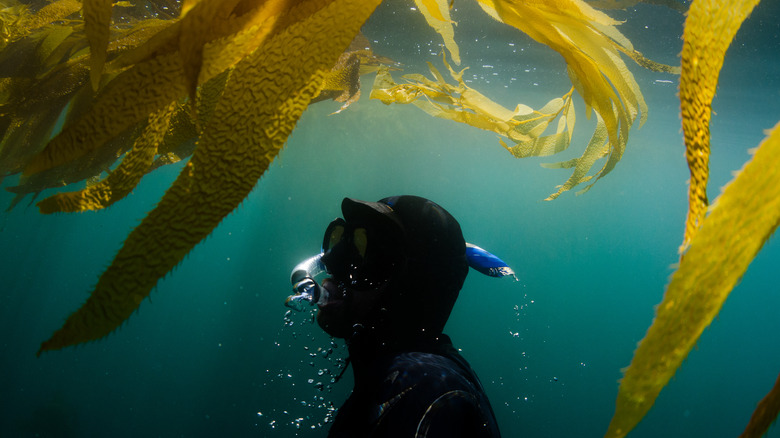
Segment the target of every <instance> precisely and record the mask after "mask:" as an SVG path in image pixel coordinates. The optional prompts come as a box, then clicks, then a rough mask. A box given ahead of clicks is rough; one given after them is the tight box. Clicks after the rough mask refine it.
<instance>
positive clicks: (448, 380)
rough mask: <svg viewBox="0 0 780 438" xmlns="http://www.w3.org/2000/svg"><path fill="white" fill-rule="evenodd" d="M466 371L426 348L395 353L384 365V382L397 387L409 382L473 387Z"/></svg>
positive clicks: (465, 388)
mask: <svg viewBox="0 0 780 438" xmlns="http://www.w3.org/2000/svg"><path fill="white" fill-rule="evenodd" d="M470 377H471V376H470V375H469V371H468V370H467V369H465V368H464V366H463V365H462V364H460V363H459V362H458V361H457V360H455V359H454V358H451V357H448V356H446V355H442V354H437V353H429V352H416V351H411V352H404V353H399V354H396V355H395V356H394V357H393V359H392V361H391V362H390V363H389V365H388V367H387V369H386V377H385V382H384V383H385V384H386V385H391V386H395V387H400V388H410V387H411V386H421V387H427V388H429V389H434V390H435V389H436V388H439V389H440V390H442V391H446V390H451V389H464V390H472V389H474V387H473V384H472V382H471V380H472V379H471V378H470Z"/></svg>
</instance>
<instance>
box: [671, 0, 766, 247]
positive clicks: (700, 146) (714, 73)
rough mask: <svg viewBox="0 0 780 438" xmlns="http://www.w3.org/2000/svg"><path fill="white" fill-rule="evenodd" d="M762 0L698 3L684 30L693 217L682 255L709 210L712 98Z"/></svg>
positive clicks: (683, 88)
mask: <svg viewBox="0 0 780 438" xmlns="http://www.w3.org/2000/svg"><path fill="white" fill-rule="evenodd" d="M758 1H759V0H696V1H694V2H693V3H692V4H691V7H690V9H689V10H688V18H687V19H686V20H685V29H684V31H683V49H682V54H681V57H682V75H681V76H680V105H681V111H682V127H683V136H684V137H685V157H686V158H687V160H688V168H689V169H690V172H691V180H690V184H689V187H688V218H687V219H686V221H685V237H684V238H683V244H682V246H681V248H680V250H681V251H684V250H685V247H686V246H687V245H688V243H689V242H690V241H691V239H692V238H693V236H694V235H695V233H696V230H697V229H698V228H699V226H701V222H702V220H703V219H704V215H705V213H706V212H707V179H708V177H709V161H710V117H711V115H712V98H713V97H714V96H715V89H716V87H717V85H718V76H719V75H720V69H721V67H722V66H723V57H724V56H725V54H726V49H728V47H729V44H731V40H732V39H734V35H736V33H737V30H738V29H739V27H740V26H741V25H742V22H743V21H744V20H745V18H747V16H748V15H749V14H750V12H751V11H752V10H753V8H754V7H755V6H756V5H757V4H758Z"/></svg>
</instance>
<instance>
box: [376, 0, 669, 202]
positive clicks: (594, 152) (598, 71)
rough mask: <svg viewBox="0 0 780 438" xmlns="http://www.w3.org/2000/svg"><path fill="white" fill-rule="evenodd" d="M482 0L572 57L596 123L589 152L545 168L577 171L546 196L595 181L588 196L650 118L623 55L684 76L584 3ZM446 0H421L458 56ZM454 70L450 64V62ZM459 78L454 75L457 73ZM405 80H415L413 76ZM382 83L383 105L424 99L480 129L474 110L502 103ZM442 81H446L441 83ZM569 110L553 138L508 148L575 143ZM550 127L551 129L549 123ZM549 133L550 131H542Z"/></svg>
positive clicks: (434, 111) (572, 70) (545, 150)
mask: <svg viewBox="0 0 780 438" xmlns="http://www.w3.org/2000/svg"><path fill="white" fill-rule="evenodd" d="M478 2H479V4H480V6H481V7H482V8H483V9H484V10H485V12H487V13H488V14H489V15H490V16H491V17H493V18H494V19H496V20H498V21H500V22H503V23H506V24H508V25H510V26H513V27H515V28H517V29H519V30H521V31H522V32H524V33H526V34H528V35H529V36H530V37H532V38H533V39H535V40H536V41H538V42H540V43H542V44H545V45H547V46H549V47H551V48H552V49H554V50H556V51H557V52H559V53H560V54H561V55H562V56H563V57H564V59H565V60H566V63H567V65H568V72H569V77H570V78H571V81H572V84H573V85H574V87H575V89H576V90H577V92H578V93H579V94H580V95H581V96H582V98H583V99H584V100H585V104H586V107H587V110H588V113H587V114H588V116H590V111H591V110H594V111H595V112H596V114H597V126H596V129H595V131H594V135H593V137H592V138H591V141H590V142H589V144H588V146H587V147H586V149H585V152H584V153H583V155H582V156H581V157H580V158H579V159H576V160H569V161H566V162H561V163H552V164H547V165H545V167H548V168H575V171H574V173H573V174H572V176H571V177H570V178H569V180H568V181H567V182H566V183H564V184H563V185H561V186H559V187H558V191H556V192H555V193H553V194H551V195H550V196H548V197H547V198H546V200H553V199H555V198H557V197H558V196H559V195H560V194H561V193H563V192H565V191H567V190H570V189H572V188H573V187H574V186H576V185H578V184H580V183H583V182H586V181H590V180H593V182H592V183H591V184H590V185H589V186H587V187H586V188H585V189H583V190H581V191H579V192H578V193H584V192H585V191H587V190H588V189H590V188H591V187H592V186H593V184H595V182H596V181H598V179H600V178H602V177H603V176H605V175H606V174H608V173H609V172H610V171H611V170H612V169H613V168H614V167H615V165H616V164H617V162H618V161H619V160H620V159H621V157H622V155H623V152H624V151H625V148H626V144H627V142H628V131H629V129H630V127H631V126H632V125H633V123H634V121H635V119H636V117H637V116H638V115H639V113H640V112H641V116H640V126H641V125H642V124H643V123H644V121H645V120H646V118H647V105H646V104H645V101H644V97H643V96H642V93H641V91H640V89H639V85H638V84H637V83H636V81H635V80H634V77H633V75H632V74H631V72H630V71H629V70H628V68H627V67H626V65H625V63H624V62H623V61H622V59H621V58H620V53H624V54H626V55H627V56H628V57H630V58H631V59H632V60H634V61H636V62H637V63H638V64H639V65H641V66H642V67H645V68H648V69H650V70H653V71H661V72H667V73H679V68H677V67H672V66H667V65H664V64H660V63H657V62H654V61H652V60H649V59H647V58H645V57H644V56H643V55H642V54H641V53H640V52H638V51H636V50H635V49H634V48H633V46H632V45H631V42H630V41H629V40H628V39H627V38H626V37H625V36H623V35H622V34H621V33H620V32H619V31H618V30H617V28H616V27H615V26H616V25H617V24H619V22H617V21H615V20H613V19H611V18H609V17H608V16H607V15H605V14H603V13H601V12H599V11H596V10H595V9H593V8H591V7H590V6H588V5H587V4H586V3H584V2H582V1H580V0H570V1H561V2H548V1H542V0H534V1H519V0H509V1H493V0H478ZM445 3H446V2H445V1H438V2H433V1H428V2H422V1H418V8H420V9H421V11H422V12H423V15H425V17H426V20H427V21H428V23H429V24H430V25H431V26H432V27H434V29H436V30H437V32H439V33H440V34H442V36H443V38H444V40H445V46H446V47H447V48H448V49H449V50H450V52H451V53H452V52H453V49H452V48H451V46H455V44H454V41H453V42H449V41H448V38H449V36H448V35H449V34H448V33H447V32H449V28H448V30H447V32H442V31H441V29H440V28H441V22H442V18H443V17H440V16H438V15H437V13H438V11H441V10H442V9H446V8H445V7H444V4H445ZM455 47H456V46H455ZM447 67H448V68H450V67H449V65H447ZM450 70H451V68H450ZM435 75H436V74H435ZM453 77H455V76H454V75H453ZM405 78H406V79H410V77H409V76H407V77H405ZM415 80H416V81H417V82H418V83H420V84H424V87H428V88H427V89H428V90H435V91H430V92H429V94H430V93H434V94H438V95H441V94H442V92H441V90H437V89H436V86H434V87H431V85H430V83H425V81H424V80H419V78H418V79H415ZM383 81H386V79H384V78H383V79H381V81H380V79H379V78H378V79H377V83H375V86H374V92H373V93H372V95H373V96H375V97H377V98H381V99H382V100H383V102H385V103H389V102H395V103H411V102H419V103H415V105H417V106H419V107H421V108H422V109H423V110H426V112H428V113H429V114H431V115H434V116H436V117H444V118H450V119H452V120H458V121H461V122H464V123H469V124H472V125H473V126H478V127H482V126H479V124H480V123H484V122H483V121H482V120H481V119H480V118H479V117H473V116H472V115H471V113H472V111H474V108H475V107H479V106H480V105H487V106H490V107H495V104H494V103H493V102H487V101H485V100H483V101H482V102H480V103H477V104H474V103H470V104H466V105H462V106H461V107H457V105H456V106H454V107H452V108H450V109H448V110H446V111H444V110H442V108H441V107H436V103H434V101H435V99H433V98H432V96H431V95H428V94H426V99H428V101H429V102H428V103H422V101H418V100H417V98H418V97H420V96H421V95H422V94H425V93H422V92H421V91H419V90H422V88H420V89H419V90H418V91H415V92H412V91H410V90H403V91H402V90H401V89H400V88H395V89H394V90H395V91H393V96H392V97H389V96H388V95H387V93H386V92H384V91H380V88H382V87H384V88H385V89H387V88H389V87H393V86H394V83H390V82H388V84H382V83H381V82H383ZM439 82H440V83H441V82H442V81H439ZM461 82H462V81H461ZM410 86H411V85H409V84H406V85H404V87H406V88H407V89H408V88H410ZM437 86H438V87H439V88H442V87H443V85H441V84H439V85H437ZM464 87H465V85H463V84H461V86H460V88H461V89H466V90H468V91H469V92H473V90H471V89H470V88H468V87H465V88H464ZM447 93H449V94H453V93H454V94H458V93H459V91H457V90H448V91H446V92H445V94H447ZM380 96H381V97H380ZM431 105H433V106H431ZM518 108H519V107H518ZM541 112H543V113H549V111H544V109H543V110H542V111H541ZM477 113H479V111H477ZM566 114H567V115H568V116H570V120H567V117H562V118H561V119H560V121H559V126H558V130H557V132H556V133H555V134H554V135H551V136H546V137H539V135H540V134H541V132H536V137H535V138H536V139H535V140H533V141H534V142H536V143H535V144H534V145H532V146H530V147H529V141H530V140H529V139H528V138H524V139H522V140H521V141H520V142H517V143H518V144H517V145H516V146H513V147H507V146H506V143H504V142H503V140H501V142H502V145H504V146H505V147H506V148H507V149H508V150H509V151H510V152H511V153H512V154H513V155H514V156H515V157H525V156H540V155H549V154H550V153H554V152H550V151H556V152H560V151H561V150H564V149H566V148H567V147H568V142H569V141H570V138H571V132H570V131H571V129H573V124H574V110H573V107H571V105H567V110H566ZM511 117H515V116H514V115H511V116H509V117H504V118H503V120H504V121H506V120H508V119H509V118H511ZM540 126H541V125H540ZM544 127H545V128H546V125H544ZM482 129H489V130H493V131H494V132H498V133H499V134H502V135H507V133H513V132H514V131H512V130H506V129H503V130H502V129H495V127H491V128H482ZM543 130H544V128H542V131H543ZM564 133H567V134H566V136H564ZM604 133H606V135H607V138H606V141H605V142H604V143H601V141H600V140H601V139H602V138H603V135H602V134H604ZM507 136H508V137H509V138H510V139H511V138H512V137H511V135H507ZM567 137H568V138H567ZM513 140H515V139H513ZM605 145H606V146H607V147H606V148H605V147H603V146H605ZM524 150H525V151H524ZM527 150H530V151H531V152H528V151H527ZM521 151H522V152H521ZM601 158H606V161H605V163H604V165H603V166H602V167H601V168H600V169H598V170H597V171H596V172H594V174H592V175H587V172H588V171H589V170H590V169H591V168H592V166H594V165H595V163H596V162H597V161H598V160H599V159H601ZM583 171H584V173H583ZM594 178H595V179H594Z"/></svg>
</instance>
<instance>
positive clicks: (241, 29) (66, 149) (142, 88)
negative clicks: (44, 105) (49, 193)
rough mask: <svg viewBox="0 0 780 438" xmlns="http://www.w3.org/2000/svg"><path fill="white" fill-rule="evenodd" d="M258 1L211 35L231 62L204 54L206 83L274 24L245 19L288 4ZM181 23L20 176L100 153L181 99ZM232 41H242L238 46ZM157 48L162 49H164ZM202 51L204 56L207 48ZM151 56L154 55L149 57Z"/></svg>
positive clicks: (163, 32) (172, 26) (183, 85)
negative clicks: (254, 7) (217, 62)
mask: <svg viewBox="0 0 780 438" xmlns="http://www.w3.org/2000/svg"><path fill="white" fill-rule="evenodd" d="M213 3H220V2H217V1H216V0H211V1H201V2H199V3H198V4H197V5H195V6H194V7H193V9H192V10H191V11H190V12H189V13H188V14H187V15H186V16H185V18H184V20H195V19H196V18H198V17H199V15H198V14H196V13H195V12H196V11H197V10H201V9H203V8H206V6H207V5H209V4H213ZM262 3H263V4H262V5H260V9H261V11H256V10H252V12H251V13H250V12H247V13H246V14H245V16H243V19H241V20H239V19H232V18H231V19H230V20H228V22H227V24H226V23H225V22H223V23H221V24H220V26H217V27H218V29H219V32H218V33H210V35H212V36H215V37H216V36H224V37H225V38H222V39H220V40H219V41H218V43H219V44H218V46H219V48H220V51H219V54H220V57H219V60H220V61H225V60H226V59H227V60H229V61H230V62H221V63H220V65H219V67H218V68H208V69H207V68H205V65H206V64H209V62H207V61H210V60H211V58H210V57H208V58H207V57H206V55H205V54H204V59H203V63H204V69H202V70H201V72H200V75H199V78H200V80H201V81H202V82H206V81H208V80H209V79H211V78H212V77H214V76H216V75H217V74H219V73H221V72H222V71H224V70H225V69H227V68H230V67H231V66H232V65H234V64H235V63H236V62H238V60H240V59H241V58H242V57H243V56H245V55H246V54H247V53H249V52H251V51H253V50H254V49H255V48H256V47H257V45H258V44H261V43H262V41H263V38H265V36H266V35H268V33H269V32H270V30H271V29H272V28H274V26H273V24H274V23H275V20H267V21H269V22H270V24H267V25H265V26H258V25H256V23H254V21H251V20H249V19H250V18H251V19H253V20H254V19H256V18H257V17H258V15H259V16H261V17H264V16H266V15H263V13H262V11H265V10H268V9H278V8H279V7H280V6H279V5H285V4H289V3H291V2H290V1H281V0H276V1H274V2H262ZM292 3H294V2H292ZM220 4H222V3H220ZM223 12H224V11H223ZM180 23H181V21H176V22H174V23H173V24H170V25H169V26H168V27H166V28H163V29H162V30H160V32H159V34H158V35H159V38H158V35H155V37H153V38H151V39H150V41H149V42H148V43H146V44H143V45H142V46H141V47H138V48H136V49H135V50H133V51H132V52H131V53H138V52H139V51H140V53H142V54H143V56H139V57H138V59H137V61H138V63H137V64H135V65H133V66H132V67H130V68H129V69H127V70H125V71H122V73H120V74H119V75H118V76H117V77H116V78H114V79H113V80H112V81H110V82H109V83H108V84H106V86H105V87H104V88H103V89H102V90H101V92H100V93H99V95H98V96H97V98H96V102H95V104H94V105H93V106H92V109H91V111H89V112H88V113H87V114H85V115H84V116H83V117H81V118H80V119H78V120H75V121H74V122H73V123H69V124H68V125H66V126H65V127H64V128H63V130H62V132H61V133H60V134H59V135H57V136H56V137H55V138H53V139H52V140H51V141H50V142H49V144H47V145H46V147H45V148H44V150H43V151H41V152H40V153H39V154H38V155H37V156H35V157H34V158H33V159H32V160H31V162H30V163H29V164H28V165H27V167H26V168H25V170H24V173H25V174H26V175H30V174H34V173H37V172H41V171H44V170H47V169H50V168H52V167H56V166H60V165H62V164H64V163H67V162H69V161H72V160H74V159H76V158H78V157H80V156H83V155H85V154H87V153H89V152H90V151H92V150H95V149H98V148H100V147H101V146H102V145H103V144H105V143H106V142H107V141H108V140H110V139H111V138H113V137H115V136H116V135H118V134H119V133H120V132H122V131H123V130H125V129H127V128H128V127H131V126H134V125H135V124H136V123H138V122H140V121H142V120H144V119H145V118H146V117H148V115H149V114H150V113H152V112H155V111H157V110H159V109H161V108H163V107H164V106H165V105H167V104H169V103H170V102H172V101H174V100H177V99H179V98H180V97H183V96H185V95H186V94H187V91H188V90H187V86H188V83H187V82H186V81H185V80H183V79H184V78H185V72H184V64H183V62H184V60H183V58H182V56H181V54H180V53H178V52H176V49H177V48H178V41H179V36H180V34H181V32H182V30H181V28H182V26H181V25H180ZM210 24H215V23H213V22H212V23H210ZM215 26H216V24H215ZM246 26H250V29H249V30H251V31H252V35H253V38H251V39H250V41H249V42H247V41H245V38H244V35H246V34H247V33H248V30H247V29H245V27H246ZM193 31H194V30H193ZM227 34H233V35H235V38H233V39H230V38H227V36H226V35H227ZM161 39H162V40H163V41H168V40H172V41H173V42H175V44H173V45H172V44H168V43H166V44H162V46H160V47H158V46H157V45H155V44H156V43H155V42H157V41H159V40H161ZM236 39H241V41H240V43H237V42H236V41H235V40H236ZM215 44H216V43H215ZM150 45H151V46H153V47H154V50H152V49H150V48H149V47H150ZM169 46H170V47H169ZM161 47H162V48H165V50H162V48H161ZM158 49H159V50H158ZM158 52H159V53H158ZM204 52H206V50H205V49H204ZM155 54H157V55H156V56H153V55H155ZM209 65H213V64H209ZM204 70H205V72H204Z"/></svg>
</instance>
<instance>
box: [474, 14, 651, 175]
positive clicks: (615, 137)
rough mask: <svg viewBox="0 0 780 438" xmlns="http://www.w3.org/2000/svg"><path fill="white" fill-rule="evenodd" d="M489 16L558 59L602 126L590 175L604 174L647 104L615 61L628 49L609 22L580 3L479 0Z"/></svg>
mask: <svg viewBox="0 0 780 438" xmlns="http://www.w3.org/2000/svg"><path fill="white" fill-rule="evenodd" d="M479 4H480V6H482V8H483V9H484V10H485V11H486V12H487V13H488V14H489V15H490V16H492V17H493V18H495V19H497V20H499V21H501V22H504V23H506V24H509V25H511V26H514V27H516V28H518V29H520V30H521V31H523V32H524V33H526V34H527V35H528V36H530V37H531V38H533V39H534V40H536V41H538V42H540V43H543V44H545V45H547V46H549V47H550V48H552V49H554V50H555V51H557V52H558V53H560V54H561V56H563V58H564V59H565V60H566V64H567V66H568V71H569V77H570V78H571V80H572V83H573V84H574V86H575V88H576V89H577V92H578V93H579V94H580V96H582V98H583V100H584V101H585V105H586V107H587V109H588V111H590V110H591V109H592V110H594V111H595V112H597V113H598V114H599V115H600V116H601V119H602V120H603V122H604V125H605V126H606V129H607V136H608V138H609V146H610V150H609V153H608V154H607V158H606V162H605V163H604V165H603V166H602V168H601V169H599V170H598V171H597V172H596V176H595V178H596V180H598V179H599V178H601V177H603V176H604V175H606V174H608V173H609V172H610V171H611V170H612V169H613V168H614V167H615V165H616V164H617V162H618V161H620V159H621V158H622V156H623V152H624V151H625V148H626V143H627V142H628V131H629V129H630V127H631V125H632V124H633V123H634V120H635V119H636V117H637V116H638V115H639V113H640V112H641V116H640V126H641V125H642V124H643V123H644V121H645V119H646V118H647V105H646V104H645V101H644V97H643V96H642V93H641V91H640V90H639V86H638V85H637V83H636V81H635V80H634V77H633V75H632V74H631V72H630V71H629V70H628V68H627V67H626V65H625V63H624V62H623V61H622V60H621V59H620V55H619V52H620V49H618V47H621V46H622V47H623V48H625V49H626V50H630V51H633V48H632V47H630V43H629V42H628V39H626V38H625V37H624V36H623V35H622V34H621V33H620V32H619V31H618V30H617V28H616V27H615V25H617V24H619V23H618V22H617V21H615V20H613V19H611V18H609V17H608V16H607V15H606V14H604V13H602V12H599V11H597V10H595V9H593V8H591V7H590V6H588V5H587V4H586V3H584V2H582V1H566V2H548V1H542V0H533V1H522V2H521V1H517V0H511V1H500V2H499V1H492V0H479Z"/></svg>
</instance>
